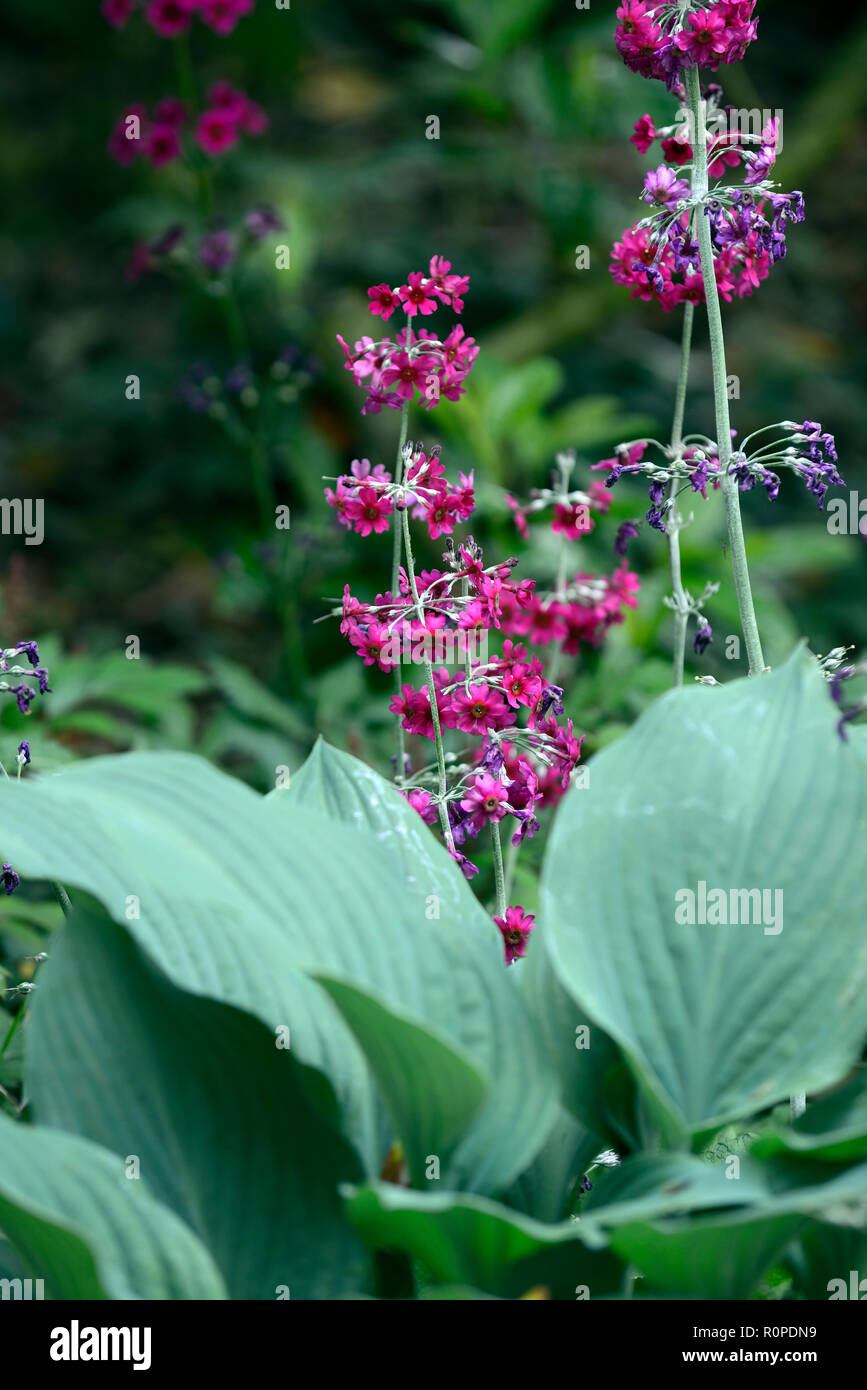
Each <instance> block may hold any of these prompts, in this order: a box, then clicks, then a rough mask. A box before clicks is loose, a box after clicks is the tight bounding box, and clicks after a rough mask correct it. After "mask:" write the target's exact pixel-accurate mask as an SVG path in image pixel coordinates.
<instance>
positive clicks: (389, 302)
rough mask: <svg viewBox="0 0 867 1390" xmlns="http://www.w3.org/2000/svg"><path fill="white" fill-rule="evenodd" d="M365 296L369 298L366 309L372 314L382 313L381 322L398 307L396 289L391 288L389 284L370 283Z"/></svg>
mask: <svg viewBox="0 0 867 1390" xmlns="http://www.w3.org/2000/svg"><path fill="white" fill-rule="evenodd" d="M367 297H368V299H369V300H370V303H369V304H368V306H367V307H368V309H369V310H370V312H371V313H372V314H382V320H383V323H384V322H385V320H386V319H390V318H391V316H392V314H393V313H394V311H395V309H399V308H400V299H399V297H398V293H397V290H393V289H392V288H391V286H390V285H386V284H384V283H383V284H381V285H371V287H370V289H369V290H368V291H367Z"/></svg>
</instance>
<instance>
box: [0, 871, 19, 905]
mask: <svg viewBox="0 0 867 1390" xmlns="http://www.w3.org/2000/svg"><path fill="white" fill-rule="evenodd" d="M20 882H21V879H20V878H19V877H18V875H17V874H16V872H15V870H14V869H13V867H12V865H11V864H4V865H3V868H2V870H0V887H2V889H3V892H4V893H5V894H6V896H7V897H8V896H9V894H10V893H14V892H15V889H16V888H17V887H18V885H19V883H20Z"/></svg>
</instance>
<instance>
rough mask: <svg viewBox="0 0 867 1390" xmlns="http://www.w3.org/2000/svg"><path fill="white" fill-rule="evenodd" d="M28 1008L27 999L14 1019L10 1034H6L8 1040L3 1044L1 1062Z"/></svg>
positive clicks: (0, 1049)
mask: <svg viewBox="0 0 867 1390" xmlns="http://www.w3.org/2000/svg"><path fill="white" fill-rule="evenodd" d="M26 1008H27V1000H26V999H25V1000H24V1003H23V1004H22V1005H21V1008H20V1009H19V1010H18V1012H17V1014H16V1015H15V1017H14V1018H13V1020H12V1026H11V1027H10V1029H9V1032H8V1033H7V1034H6V1038H5V1041H4V1043H3V1046H2V1047H0V1062H2V1060H3V1056H4V1054H5V1052H6V1049H7V1047H8V1046H9V1044H10V1043H11V1041H12V1039H13V1038H14V1037H15V1032H16V1029H17V1028H18V1026H19V1024H20V1023H21V1020H22V1019H23V1017H24V1010H25V1009H26Z"/></svg>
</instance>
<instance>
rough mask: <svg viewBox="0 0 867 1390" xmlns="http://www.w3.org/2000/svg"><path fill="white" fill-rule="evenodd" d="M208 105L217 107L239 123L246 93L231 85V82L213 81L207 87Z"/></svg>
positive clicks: (244, 106)
mask: <svg viewBox="0 0 867 1390" xmlns="http://www.w3.org/2000/svg"><path fill="white" fill-rule="evenodd" d="M208 105H209V106H211V107H214V106H216V107H218V108H219V109H220V110H221V111H223V112H224V113H225V114H226V115H227V116H230V117H231V119H232V120H233V121H234V122H235V124H236V125H240V123H241V121H242V119H243V116H244V111H245V109H246V105H247V94H246V92H241V91H239V90H238V88H237V87H233V86H232V84H231V82H215V83H214V84H213V85H212V86H211V87H209V88H208Z"/></svg>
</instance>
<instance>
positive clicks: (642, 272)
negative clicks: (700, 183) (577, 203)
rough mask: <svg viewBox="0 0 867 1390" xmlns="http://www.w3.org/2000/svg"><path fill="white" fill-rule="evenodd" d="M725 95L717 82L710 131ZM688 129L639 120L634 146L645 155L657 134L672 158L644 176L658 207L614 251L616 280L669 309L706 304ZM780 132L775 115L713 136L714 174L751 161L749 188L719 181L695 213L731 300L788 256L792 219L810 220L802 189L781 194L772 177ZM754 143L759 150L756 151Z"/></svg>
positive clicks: (646, 195) (649, 199)
mask: <svg viewBox="0 0 867 1390" xmlns="http://www.w3.org/2000/svg"><path fill="white" fill-rule="evenodd" d="M721 94H722V89H721V88H720V87H718V86H713V87H712V88H711V89H709V95H708V114H707V120H708V123H709V125H710V126H711V128H712V129H713V128H714V127H715V126H718V125H719V123H720V122H722V125H723V126H725V119H726V109H725V108H721V107H720V105H719V99H720V97H721ZM684 133H685V132H684V128H683V127H682V126H680V125H679V124H677V123H675V124H674V125H671V126H667V127H663V128H662V129H660V130H657V129H656V127H655V126H654V123H653V121H652V120H651V118H650V116H648V115H644V116H642V117H641V118H640V119H639V120H638V121H636V123H635V128H634V132H633V135H632V137H631V139H632V143H633V144H634V145H635V146H636V148H637V149H638V150H639V151H640V152H641V153H642V154H646V152H647V151H648V150H649V149H650V146H651V145H652V144H653V142H654V141H655V140H656V139H659V140H660V141H661V149H662V154H663V157H664V159H665V161H666V162H665V163H663V164H660V165H658V166H657V168H656V169H652V170H650V171H649V172H648V173H647V174H646V175H645V179H644V189H643V192H642V195H641V196H642V199H643V200H644V202H646V203H648V204H649V205H650V206H651V207H652V208H653V209H654V211H653V212H652V213H651V214H650V215H649V216H647V217H644V218H642V219H641V220H640V221H639V222H636V223H635V224H634V225H633V226H632V227H629V228H627V230H626V231H625V232H624V233H623V235H622V237H621V238H620V240H619V241H617V242H615V243H614V246H613V248H612V252H611V257H612V263H611V266H610V270H611V275H612V276H613V278H614V280H615V282H616V283H617V284H619V285H627V286H628V287H629V289H630V293H631V295H632V298H633V299H644V300H653V299H655V300H656V301H657V302H658V303H659V304H660V305H661V306H662V308H663V310H664V311H665V312H666V313H670V312H671V310H672V309H674V308H675V307H676V306H677V305H678V304H684V303H693V304H701V303H703V302H704V282H703V279H702V275H701V261H700V258H699V249H698V240H697V237H696V235H695V226H694V221H693V217H694V213H693V203H692V191H691V186H690V183H689V182H688V181H687V179H685V178H681V177H679V176H678V173H677V170H678V169H680V168H681V167H683V166H687V169H690V168H691V167H692V166H691V164H690V161H691V160H692V157H693V151H692V147H691V145H690V144H689V142H688V141H687V140H686V139H684ZM779 137H780V131H779V119H778V118H777V117H774V118H772V119H770V120H768V122H767V123H766V125H765V126H764V129H763V130H762V132H761V134H760V135H758V136H755V135H753V134H751V133H749V134H736V133H717V134H713V135H710V137H709V143H708V174H709V177H711V178H714V179H715V178H718V177H720V176H722V175H723V174H724V173H725V172H726V170H727V169H728V168H730V167H733V166H735V165H737V164H739V163H740V162H741V161H743V163H744V166H745V168H744V175H743V186H732V185H730V186H724V185H721V184H718V183H717V184H715V185H714V187H713V189H712V191H711V195H710V196H709V197H708V198H707V200H706V201H705V202H704V204H703V206H702V207H701V208H700V209H698V210H697V211H696V213H695V215H698V216H706V217H707V218H708V219H709V221H710V226H711V242H712V246H713V255H714V278H715V279H716V284H717V290H718V292H719V294H720V296H721V297H722V298H723V299H724V300H726V301H727V302H730V301H731V300H732V298H733V297H734V296H735V295H737V296H738V298H740V299H743V298H744V297H745V296H747V295H751V294H752V293H753V291H754V290H755V289H757V288H758V286H759V284H760V283H761V281H762V280H764V279H766V277H767V275H768V272H769V271H770V268H771V266H772V265H773V264H774V263H775V262H776V261H778V260H780V259H782V257H783V256H785V254H786V225H787V223H789V222H803V220H804V198H803V195H802V194H801V193H800V192H798V191H797V190H796V191H794V192H792V193H775V192H774V191H773V187H774V185H772V184H771V183H770V181H769V180H768V178H767V175H768V174H769V172H770V170H771V169H772V168H773V165H774V161H775V159H776V154H777V149H778V145H779ZM756 144H757V146H758V148H757V149H753V148H750V146H751V145H756ZM753 188H755V190H756V191H755V193H753V192H752V191H751V189H753Z"/></svg>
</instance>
